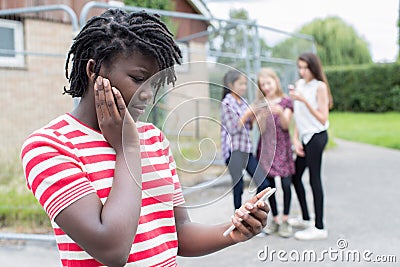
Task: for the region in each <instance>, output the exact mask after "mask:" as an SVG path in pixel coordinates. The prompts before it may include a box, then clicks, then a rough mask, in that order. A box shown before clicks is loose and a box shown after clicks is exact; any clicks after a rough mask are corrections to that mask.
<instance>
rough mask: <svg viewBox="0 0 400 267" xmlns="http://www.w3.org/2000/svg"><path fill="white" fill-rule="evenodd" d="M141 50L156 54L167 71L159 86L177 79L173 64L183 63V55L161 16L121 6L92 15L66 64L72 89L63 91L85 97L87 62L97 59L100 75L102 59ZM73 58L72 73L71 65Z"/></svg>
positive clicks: (103, 60) (161, 76)
mask: <svg viewBox="0 0 400 267" xmlns="http://www.w3.org/2000/svg"><path fill="white" fill-rule="evenodd" d="M134 50H136V51H138V52H140V53H142V54H144V55H151V56H154V57H155V58H156V60H157V62H158V67H159V70H160V71H161V70H165V71H163V72H162V74H161V75H159V78H158V80H157V82H156V86H157V89H158V88H159V87H160V86H161V85H163V84H165V82H167V84H169V83H174V82H175V80H176V76H175V70H174V67H173V66H174V64H175V63H178V64H180V59H181V57H182V55H181V51H180V49H179V47H178V45H177V44H176V43H175V42H174V40H173V37H172V33H171V32H170V31H169V30H168V29H167V27H166V25H165V24H164V23H163V22H162V21H161V20H160V19H159V16H158V15H155V14H149V13H146V12H144V11H141V12H133V13H127V12H125V11H123V10H120V9H109V10H107V11H105V12H104V13H103V14H101V15H100V16H95V17H93V18H91V19H90V20H89V21H88V22H87V24H86V25H85V26H84V27H83V28H82V30H81V31H80V32H79V34H78V35H77V36H76V37H75V38H74V42H73V44H72V46H71V49H70V50H69V52H68V56H67V60H66V64H65V76H66V78H67V79H68V80H69V82H70V89H67V88H65V87H64V93H67V94H70V95H71V96H72V97H82V96H83V94H84V93H85V91H86V88H87V86H88V82H89V81H88V76H87V75H86V64H87V62H88V60H89V59H94V60H95V66H94V71H95V74H96V77H97V76H98V75H99V71H100V67H101V65H102V63H103V62H106V63H107V62H108V60H110V59H112V58H113V57H114V56H116V55H118V54H123V53H124V52H129V53H130V52H132V51H134ZM72 55H73V58H72V62H73V65H72V70H71V74H70V75H69V74H68V65H69V62H70V58H71V56H72Z"/></svg>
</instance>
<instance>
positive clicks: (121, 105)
mask: <svg viewBox="0 0 400 267" xmlns="http://www.w3.org/2000/svg"><path fill="white" fill-rule="evenodd" d="M112 92H113V95H114V98H115V101H116V109H115V111H116V112H118V114H119V115H120V116H121V118H123V117H124V116H125V112H126V105H125V102H124V99H123V98H122V95H121V93H120V91H119V90H118V89H117V88H115V87H112ZM114 115H116V114H114Z"/></svg>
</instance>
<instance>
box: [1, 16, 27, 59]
mask: <svg viewBox="0 0 400 267" xmlns="http://www.w3.org/2000/svg"><path fill="white" fill-rule="evenodd" d="M22 29H23V28H22V22H19V21H13V20H4V19H0V36H1V38H0V67H23V66H24V65H25V57H24V54H23V51H24V35H23V30H22Z"/></svg>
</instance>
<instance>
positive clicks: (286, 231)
mask: <svg viewBox="0 0 400 267" xmlns="http://www.w3.org/2000/svg"><path fill="white" fill-rule="evenodd" d="M292 232H293V230H292V226H291V225H290V224H289V223H288V222H287V221H286V222H282V223H281V225H279V231H278V234H279V235H280V236H281V237H290V236H292Z"/></svg>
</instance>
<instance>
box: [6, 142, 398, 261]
mask: <svg viewBox="0 0 400 267" xmlns="http://www.w3.org/2000/svg"><path fill="white" fill-rule="evenodd" d="M337 144H338V146H337V147H335V148H333V149H330V150H329V151H327V152H326V153H325V155H324V162H323V164H324V165H323V170H324V186H325V187H324V188H325V207H326V208H325V214H326V226H327V228H328V230H329V238H328V239H326V240H323V241H311V242H304V241H303V242H302V241H297V240H295V239H294V238H288V239H283V238H280V237H278V236H275V235H273V236H268V237H255V238H253V239H252V240H250V241H248V242H246V243H242V244H238V245H235V246H232V247H230V248H227V249H225V250H223V251H220V252H217V253H214V254H211V255H209V256H204V257H199V258H179V259H178V263H179V266H185V267H191V266H218V267H224V266H240V267H246V266H251V267H253V266H272V265H273V266H280V265H281V264H282V263H281V261H280V260H279V259H278V256H277V253H275V254H272V256H273V258H271V253H273V252H274V251H275V252H278V251H282V252H280V253H282V254H281V256H282V258H284V259H286V260H287V261H288V262H289V263H291V264H292V265H296V266H309V265H310V261H309V260H306V261H300V262H296V263H294V261H293V260H292V259H291V258H294V257H296V256H297V255H301V254H307V253H308V254H307V255H311V254H312V253H314V252H315V253H316V255H317V258H321V255H323V256H324V260H323V261H320V262H319V263H314V266H355V263H354V259H357V255H360V256H361V258H360V263H359V264H357V265H356V266H399V262H400V227H399V226H400V206H399V204H400V201H399V200H400V197H399V196H400V194H399V192H398V190H399V188H400V175H399V174H400V151H396V150H391V149H385V148H380V147H376V146H370V145H364V144H356V143H351V142H347V141H342V140H337ZM304 180H305V183H306V185H307V187H306V190H307V191H308V192H310V189H309V186H308V176H307V173H306V174H305V176H304ZM278 184H279V183H278ZM226 186H227V185H226ZM226 186H225V187H224V186H223V185H222V186H221V185H220V186H217V187H215V188H212V189H209V190H207V191H206V192H199V193H195V194H192V195H191V196H188V197H187V200H188V202H193V203H196V201H204V198H205V197H211V198H214V199H215V198H217V197H218V196H220V195H221V192H225V191H226ZM246 194H247V195H248V193H246ZM308 196H309V197H311V194H308ZM281 198H282V195H281V190H278V191H277V200H278V204H279V205H281ZM232 203H233V202H232V196H231V194H227V195H226V196H225V197H223V198H221V199H219V200H218V201H214V202H213V203H212V204H209V205H205V206H204V207H202V208H193V209H190V214H191V217H192V220H193V221H198V222H205V223H220V222H224V221H226V220H228V218H229V217H230V215H231V213H232V211H233V204H232ZM311 205H312V199H311V198H309V208H310V210H312V206H311ZM280 210H282V208H281V206H280ZM291 213H292V215H293V216H295V215H297V214H299V207H298V202H297V199H296V194H295V193H294V191H293V199H292V209H291ZM338 240H339V241H340V242H339V243H340V244H337V243H338ZM338 245H345V246H346V245H347V247H346V248H344V249H340V248H339V247H338ZM262 250H264V251H267V250H268V252H269V253H268V256H269V257H268V258H266V257H265V253H261V254H259V253H258V252H259V251H262ZM324 250H326V251H327V252H324ZM285 253H286V254H285ZM323 253H325V254H323ZM258 254H259V256H260V257H264V259H265V261H262V260H260V259H259V258H258ZM363 254H364V255H365V256H367V257H369V258H370V259H371V262H366V261H365V260H363V258H362V257H363ZM307 255H306V256H307ZM382 256H395V257H396V260H397V263H384V264H381V265H378V263H376V262H372V261H373V260H375V259H377V257H381V258H380V259H384V257H382ZM307 257H308V256H307ZM388 258H389V257H386V259H387V260H388ZM348 259H349V260H348ZM389 260H393V258H392V259H389ZM271 262H272V265H271ZM0 263H1V264H0V265H1V266H2V267H3V266H4V267H14V266H18V267H23V266H29V267H36V266H59V265H58V254H57V251H56V248H55V246H54V244H53V245H51V244H48V243H37V242H34V243H33V242H28V244H27V245H13V246H5V245H1V243H0ZM286 264H287V263H286Z"/></svg>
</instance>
